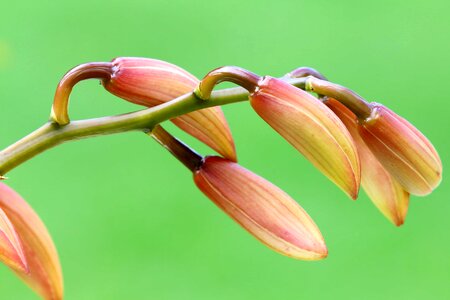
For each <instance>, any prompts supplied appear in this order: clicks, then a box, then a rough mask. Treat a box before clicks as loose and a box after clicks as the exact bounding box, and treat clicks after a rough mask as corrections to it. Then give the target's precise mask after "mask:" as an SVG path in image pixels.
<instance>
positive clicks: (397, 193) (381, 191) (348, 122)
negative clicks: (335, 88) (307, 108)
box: [325, 98, 409, 226]
mask: <svg viewBox="0 0 450 300" xmlns="http://www.w3.org/2000/svg"><path fill="white" fill-rule="evenodd" d="M325 103H326V105H327V106H328V107H329V108H331V110H333V112H334V113H335V114H336V115H337V116H338V117H339V118H340V119H341V120H342V122H343V123H344V124H345V126H346V127H347V129H348V131H349V132H350V134H351V135H352V137H353V141H354V142H355V145H356V147H357V149H358V154H359V158H360V161H361V185H362V187H363V189H364V190H365V192H366V193H367V195H368V196H369V198H370V199H371V200H372V202H373V203H374V204H375V206H376V207H377V208H378V209H379V210H380V211H381V213H383V215H384V216H385V217H386V218H387V219H388V220H389V221H391V222H392V223H394V224H395V225H397V226H400V225H402V224H403V223H404V221H405V218H406V213H407V211H408V204H409V193H408V192H406V191H405V190H404V189H403V187H402V186H401V185H400V183H398V181H397V180H396V179H395V178H394V177H393V176H392V175H391V174H390V173H389V172H388V171H387V170H386V169H385V168H384V167H383V165H382V164H381V163H380V162H379V161H378V159H377V158H376V157H375V155H374V154H373V153H372V151H370V149H369V148H368V147H367V145H366V144H365V143H364V141H363V140H362V138H361V136H360V135H359V132H358V127H359V125H358V123H357V117H356V115H355V114H354V113H353V112H351V111H350V110H349V109H348V108H347V107H345V106H344V105H343V104H341V103H340V102H339V101H337V100H335V99H332V98H328V100H327V101H326V102H325Z"/></svg>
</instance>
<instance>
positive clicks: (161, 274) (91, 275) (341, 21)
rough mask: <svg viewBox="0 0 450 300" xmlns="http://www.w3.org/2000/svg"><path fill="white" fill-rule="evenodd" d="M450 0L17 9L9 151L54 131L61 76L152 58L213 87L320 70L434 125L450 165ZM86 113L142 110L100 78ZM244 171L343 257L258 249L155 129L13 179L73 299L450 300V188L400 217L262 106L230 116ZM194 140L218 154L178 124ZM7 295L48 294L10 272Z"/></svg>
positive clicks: (1, 33) (2, 65) (2, 90)
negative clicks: (320, 165) (216, 81)
mask: <svg viewBox="0 0 450 300" xmlns="http://www.w3.org/2000/svg"><path fill="white" fill-rule="evenodd" d="M449 3H450V2H449V1H447V0H442V1H437V0H435V1H343V2H342V1H298V0H296V1H286V2H284V1H266V2H264V1H242V0H240V1H235V0H229V1H217V2H214V1H204V2H202V1H167V0H164V1H148V0H147V1H145V0H141V1H116V0H113V1H111V0H110V1H87V0H83V1H81V0H80V1H67V2H65V1H54V2H52V1H8V2H7V3H6V1H4V2H3V3H2V5H1V6H2V8H1V11H0V103H1V104H0V118H1V120H2V123H1V124H2V125H1V126H0V146H2V147H6V146H7V145H9V144H11V143H13V142H14V141H16V140H18V139H19V138H21V137H22V136H24V135H26V134H28V133H29V132H31V131H32V130H34V129H35V128H37V127H38V126H40V125H42V124H43V123H44V122H45V121H46V119H47V118H48V115H49V112H50V105H51V102H52V97H53V93H54V90H55V87H56V84H57V83H58V81H59V79H60V78H61V76H62V75H63V74H64V73H65V72H66V71H67V70H68V69H69V68H71V67H73V66H75V65H77V64H80V63H83V62H88V61H108V60H110V59H112V58H113V57H117V56H144V57H152V58H159V59H163V60H167V61H170V62H172V63H175V64H178V65H180V66H181V67H183V68H185V69H187V70H189V71H190V72H192V73H193V74H195V75H196V76H198V77H201V76H203V75H204V74H206V73H207V72H208V71H209V70H211V69H213V68H216V67H219V66H222V65H238V66H241V67H244V68H247V69H250V70H252V71H254V72H256V73H259V74H261V75H264V74H270V75H273V76H280V75H283V74H284V73H286V72H288V71H290V70H291V69H293V68H295V67H298V66H304V65H307V66H311V67H314V68H317V69H318V70H320V71H322V72H323V73H324V74H325V75H326V76H328V78H330V79H331V80H332V81H335V82H338V83H341V84H343V85H346V86H348V87H350V88H352V89H354V90H356V91H358V92H359V93H360V94H361V95H363V96H364V97H365V98H367V99H369V100H371V101H378V102H382V103H384V104H386V105H388V106H389V107H391V108H392V109H393V110H395V111H396V112H397V113H399V114H401V115H402V116H404V117H406V118H407V119H408V120H410V121H411V122H412V123H413V124H415V125H416V126H417V127H418V128H419V129H420V130H421V131H422V132H424V133H425V134H426V135H427V136H428V137H429V138H430V140H431V141H432V142H433V143H434V145H435V146H436V148H437V150H438V151H439V153H440V154H441V158H442V160H443V164H444V169H446V166H447V164H448V163H449V162H450V161H449V155H448V153H449V152H450V141H449V129H450V120H449V117H448V113H449V112H450V104H449V103H450V101H449V96H448V93H447V92H446V88H447V87H448V82H449V81H450V73H449V67H450V44H449V43H450V42H449V36H450V33H449V31H450V21H449V17H448V14H449V12H450V4H449ZM72 100H73V101H72V104H73V105H72V106H71V116H72V118H73V119H81V118H88V117H95V116H101V115H111V114H117V113H121V112H128V111H133V110H136V109H138V107H137V106H134V105H132V104H129V103H125V102H122V101H120V100H118V99H116V98H115V97H113V96H111V95H109V94H107V93H106V92H105V91H104V90H103V89H102V87H101V86H99V84H98V82H97V81H90V82H84V83H82V84H79V86H77V87H76V89H75V90H74V93H73V94H72ZM224 111H225V114H226V116H227V118H228V121H229V124H230V126H231V129H232V131H233V134H234V137H235V141H236V145H237V150H238V155H239V158H240V163H241V164H242V165H243V166H245V167H247V168H249V169H251V170H253V171H254V172H256V173H258V174H260V175H262V176H264V177H266V178H267V179H269V180H270V181H272V182H274V183H275V184H276V185H278V186H280V187H281V188H282V189H284V190H285V191H287V192H288V193H289V194H290V195H291V196H293V197H294V198H295V199H297V200H298V201H299V203H300V204H301V205H302V206H303V207H304V208H305V209H306V210H307V211H308V212H309V214H310V215H311V216H312V217H313V218H314V220H315V221H316V222H317V224H318V225H319V227H320V228H321V231H322V233H323V235H324V236H325V239H326V242H327V245H328V248H329V257H328V258H327V259H325V260H323V261H319V262H302V261H296V260H293V259H290V258H287V257H284V256H281V255H279V254H277V253H275V252H273V251H271V250H270V249H268V248H266V247H265V246H263V245H262V244H260V243H259V242H258V241H256V240H255V239H254V238H253V237H252V236H250V235H249V234H248V233H247V232H245V231H244V230H243V229H241V228H240V227H239V226H238V225H236V224H235V223H234V222H233V221H231V219H229V218H228V217H227V216H226V215H225V214H223V213H222V212H221V211H220V210H219V209H218V208H216V207H215V206H214V205H213V204H212V203H211V202H210V201H209V200H208V199H207V198H206V197H204V196H203V195H202V194H201V192H200V191H198V190H197V189H196V187H195V185H194V184H193V182H192V178H191V175H190V173H189V172H188V171H187V170H186V169H185V168H184V167H183V166H182V165H181V164H180V163H178V162H177V161H176V160H175V159H173V158H172V157H171V156H170V155H169V154H168V153H167V152H166V151H165V150H164V149H162V147H160V146H159V145H157V144H156V143H155V142H153V141H152V140H151V139H148V138H146V137H145V136H144V135H143V134H140V133H125V134H119V135H112V136H105V137H99V138H95V139H88V140H83V141H78V142H72V143H67V144H64V145H62V146H59V147H57V148H55V149H52V150H50V151H48V152H45V153H43V154H42V155H40V156H38V157H36V158H35V159H33V160H31V161H28V162H27V163H25V164H23V165H21V166H20V167H18V168H17V169H15V170H14V171H12V172H11V173H9V176H10V180H9V181H8V184H9V185H10V186H12V187H13V188H15V189H16V190H17V191H18V192H19V193H21V194H22V195H23V196H24V198H25V199H27V201H28V202H29V203H30V204H31V205H32V206H33V207H34V208H35V210H36V211H37V212H38V213H39V214H40V216H41V217H42V219H43V220H44V221H45V223H46V225H47V226H48V228H49V230H50V232H51V233H52V236H53V238H54V240H55V243H56V245H57V248H58V250H59V253H60V258H61V262H62V266H63V271H64V278H65V291H66V293H65V294H66V299H77V300H83V299H217V300H219V299H237V300H240V299H450V234H449V229H450V218H449V213H450V201H449V199H448V198H449V196H450V185H449V184H448V180H446V178H445V175H446V174H444V180H443V182H442V183H441V185H440V187H439V188H438V189H437V190H436V191H435V192H434V193H433V194H431V195H429V196H427V197H425V198H418V197H412V199H411V204H410V210H409V215H408V217H407V220H406V223H405V225H404V226H402V227H400V228H396V227H394V226H393V225H391V224H390V223H389V222H388V221H387V220H386V219H385V218H384V217H383V216H382V215H381V214H380V213H379V212H378V211H377V210H376V209H375V207H374V206H373V204H372V203H371V202H370V200H369V199H368V198H367V197H366V195H365V194H364V193H363V192H362V193H361V195H360V197H359V199H358V200H357V201H356V202H353V201H351V200H349V199H348V198H346V196H345V195H344V194H343V193H342V192H340V191H339V190H338V188H337V187H335V186H334V185H333V184H332V183H331V182H329V181H328V180H327V179H326V178H325V177H324V176H323V175H321V174H320V173H319V171H317V170H315V169H314V168H313V167H312V166H311V164H310V163H309V162H308V161H306V159H304V158H303V157H301V156H300V155H299V154H298V153H297V152H296V150H294V149H293V148H292V147H290V146H289V145H288V143H287V142H285V141H284V140H283V139H282V138H281V137H280V136H278V135H277V134H276V133H275V132H274V131H272V130H271V129H270V128H269V126H268V125H267V124H265V123H264V122H263V121H262V120H261V119H259V118H258V117H257V115H256V114H255V113H254V112H253V111H252V110H251V108H250V106H249V105H248V103H239V104H234V105H230V106H228V107H224ZM168 128H169V129H171V130H172V132H175V133H176V134H177V135H178V136H179V137H181V138H183V140H185V141H187V142H188V143H189V144H191V145H192V146H194V147H195V148H196V149H198V150H200V151H201V152H202V153H205V154H207V153H211V151H210V150H208V149H207V148H206V147H204V146H202V145H200V144H199V143H198V142H197V141H195V140H193V139H192V138H190V137H187V136H186V135H185V134H184V133H182V132H180V131H179V130H177V129H175V128H174V127H173V126H172V125H169V126H168ZM0 298H1V299H37V297H36V296H35V295H34V294H33V293H32V292H31V291H30V290H29V289H28V288H27V287H25V286H24V285H23V284H22V283H21V282H20V281H19V280H18V279H16V277H15V276H14V275H13V274H12V273H11V272H10V271H9V270H8V269H7V268H6V267H3V266H1V267H0Z"/></svg>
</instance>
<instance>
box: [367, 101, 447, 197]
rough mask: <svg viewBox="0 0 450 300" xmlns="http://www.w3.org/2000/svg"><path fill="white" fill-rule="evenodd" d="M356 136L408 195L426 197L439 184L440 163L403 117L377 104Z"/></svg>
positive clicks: (430, 145) (425, 141)
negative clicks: (359, 135) (359, 136)
mask: <svg viewBox="0 0 450 300" xmlns="http://www.w3.org/2000/svg"><path fill="white" fill-rule="evenodd" d="M371 105H372V110H373V111H372V115H371V116H370V118H368V119H366V120H363V121H361V126H360V127H359V129H360V130H359V132H360V134H361V137H362V138H363V139H364V142H365V143H366V144H367V146H369V148H370V150H372V152H373V153H374V154H375V156H376V157H377V158H378V160H379V161H380V162H381V163H382V164H383V166H384V167H385V168H386V169H387V170H388V171H389V172H390V173H391V174H392V175H393V176H394V177H395V178H396V179H397V180H398V182H399V183H400V184H401V185H402V186H403V187H404V188H405V190H407V191H408V192H410V193H411V194H414V195H427V194H429V193H431V192H432V191H433V189H435V188H436V187H437V186H438V185H439V183H440V182H441V175H442V163H441V160H440V158H439V155H438V154H437V152H436V150H435V149H434V147H433V145H432V144H431V143H430V142H429V141H428V139H427V138H426V137H425V136H424V135H423V134H422V133H421V132H420V131H419V130H417V129H416V128H415V127H414V126H412V125H411V124H410V123H409V122H408V121H406V120H405V119H403V118H402V117H400V116H398V115H396V114H395V113H394V112H392V111H391V110H389V109H388V108H386V107H384V106H383V105H381V104H378V103H372V104H371Z"/></svg>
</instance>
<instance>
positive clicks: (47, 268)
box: [0, 182, 63, 300]
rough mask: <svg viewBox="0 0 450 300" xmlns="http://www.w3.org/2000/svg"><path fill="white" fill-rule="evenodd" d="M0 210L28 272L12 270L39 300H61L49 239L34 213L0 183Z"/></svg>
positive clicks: (56, 262) (56, 263) (57, 265)
mask: <svg viewBox="0 0 450 300" xmlns="http://www.w3.org/2000/svg"><path fill="white" fill-rule="evenodd" d="M0 209H1V210H2V211H3V212H4V213H5V215H7V216H8V218H9V220H10V222H11V224H12V226H13V227H14V229H15V231H16V233H17V236H18V238H19V239H20V241H21V244H22V248H23V254H24V257H25V258H26V261H27V266H28V272H26V271H24V270H20V269H15V268H13V271H14V272H15V273H16V274H17V275H18V276H19V277H20V278H21V279H22V280H23V281H25V282H26V283H27V284H28V285H29V286H30V287H31V288H32V289H33V290H35V291H36V292H37V293H38V294H39V295H41V297H42V298H44V299H48V300H61V299H62V298H63V280H62V272H61V266H60V263H59V259H58V254H57V253H56V249H55V246H54V244H53V241H52V238H51V237H50V235H49V233H48V231H47V229H46V228H45V225H44V224H43V223H42V221H41V219H40V218H39V217H38V215H37V214H36V213H35V212H34V210H33V209H32V208H31V207H30V206H29V205H28V203H26V202H25V201H24V200H23V199H22V197H20V196H19V195H18V194H17V193H16V192H15V191H14V190H12V189H11V188H9V187H8V186H7V185H5V184H4V183H1V182H0Z"/></svg>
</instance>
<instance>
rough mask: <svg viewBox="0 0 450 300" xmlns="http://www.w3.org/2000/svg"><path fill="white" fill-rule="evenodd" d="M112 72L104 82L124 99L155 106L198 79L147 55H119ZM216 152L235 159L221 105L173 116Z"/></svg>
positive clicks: (195, 82) (187, 90)
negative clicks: (137, 56)
mask: <svg viewBox="0 0 450 300" xmlns="http://www.w3.org/2000/svg"><path fill="white" fill-rule="evenodd" d="M112 64H113V66H114V67H113V72H114V73H113V75H112V77H111V79H110V80H104V81H103V85H104V86H105V88H106V89H107V90H108V91H109V92H111V93H112V94H114V95H116V96H118V97H120V98H122V99H125V100H127V101H130V102H133V103H136V104H139V105H144V106H147V107H152V106H156V105H159V104H162V103H164V102H167V101H170V100H172V99H174V98H177V97H179V96H181V95H183V94H186V93H188V92H191V91H193V90H194V89H195V87H196V86H197V84H198V83H199V80H198V79H197V78H195V77H194V76H193V75H191V74H190V73H188V72H187V71H185V70H183V69H181V68H180V67H178V66H175V65H173V64H170V63H167V62H164V61H160V60H156V59H148V58H133V57H120V58H116V59H114V60H113V61H112ZM172 122H173V123H174V124H175V125H177V126H178V127H180V128H181V129H182V130H184V131H186V132H187V133H189V134H190V135H192V136H194V137H195V138H197V139H199V140H200V141H202V142H204V143H205V144H207V145H208V146H210V147H211V148H212V149H214V150H216V151H217V152H218V153H219V154H221V155H223V156H225V157H227V158H229V159H231V160H236V151H235V147H234V141H233V138H232V136H231V132H230V129H229V127H228V124H227V121H226V119H225V116H224V115H223V112H222V109H221V108H220V107H211V108H207V109H202V110H199V111H195V112H192V113H189V114H186V115H183V116H180V117H178V118H175V119H173V120H172Z"/></svg>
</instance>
